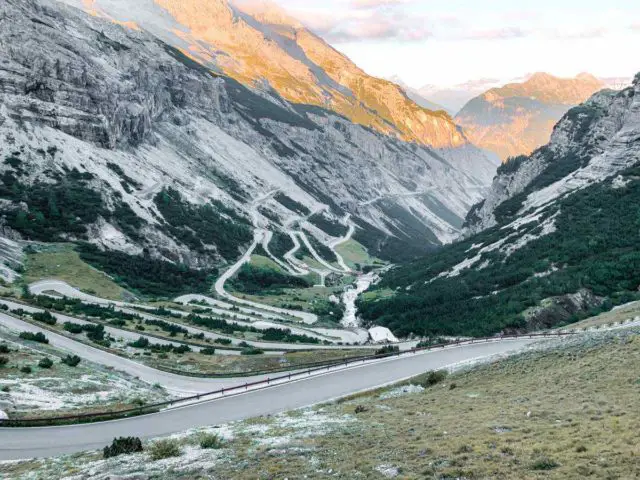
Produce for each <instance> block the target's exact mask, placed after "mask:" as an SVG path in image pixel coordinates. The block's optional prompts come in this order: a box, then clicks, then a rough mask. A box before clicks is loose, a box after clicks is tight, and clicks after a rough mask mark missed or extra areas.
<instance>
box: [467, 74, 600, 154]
mask: <svg viewBox="0 0 640 480" xmlns="http://www.w3.org/2000/svg"><path fill="white" fill-rule="evenodd" d="M603 86H604V84H603V83H602V82H601V81H600V80H598V79H597V78H595V77H593V76H591V75H589V74H580V75H578V76H577V77H576V78H567V79H565V78H558V77H554V76H552V75H549V74H546V73H536V74H534V75H532V76H531V77H530V78H529V79H527V80H526V81H525V82H523V83H510V84H508V85H505V86H504V87H501V88H492V89H491V90H489V91H487V92H485V93H483V94H482V95H480V96H478V97H476V98H474V99H472V100H470V101H469V102H468V103H467V104H466V105H465V106H464V107H463V108H462V110H460V112H458V114H457V115H456V117H455V119H456V122H458V124H459V125H461V126H462V127H463V128H464V131H465V133H466V134H467V135H468V136H469V138H470V139H471V141H472V142H473V143H474V144H476V145H479V146H481V147H482V148H486V149H487V150H490V151H492V152H495V153H497V154H498V155H499V156H500V158H501V159H502V160H503V161H505V160H507V158H509V157H515V156H518V155H529V154H530V153H531V152H533V151H534V150H535V149H536V148H538V147H540V146H542V145H545V144H546V143H547V142H548V141H549V137H550V135H551V132H552V130H553V126H554V125H555V124H556V123H557V122H558V120H560V118H561V117H562V116H563V115H564V114H565V113H566V112H567V111H568V110H569V109H570V108H571V107H573V106H575V105H578V104H580V103H582V102H583V101H585V100H586V99H587V98H589V97H590V96H591V95H592V94H594V93H595V92H596V91H598V90H600V89H602V88H603Z"/></svg>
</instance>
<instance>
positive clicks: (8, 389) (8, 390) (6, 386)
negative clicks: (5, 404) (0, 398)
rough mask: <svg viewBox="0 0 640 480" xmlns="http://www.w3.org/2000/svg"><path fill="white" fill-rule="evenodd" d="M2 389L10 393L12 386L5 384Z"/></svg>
mask: <svg viewBox="0 0 640 480" xmlns="http://www.w3.org/2000/svg"><path fill="white" fill-rule="evenodd" d="M0 390H2V391H3V392H4V393H9V392H10V391H11V387H10V386H9V385H5V386H3V387H2V388H0Z"/></svg>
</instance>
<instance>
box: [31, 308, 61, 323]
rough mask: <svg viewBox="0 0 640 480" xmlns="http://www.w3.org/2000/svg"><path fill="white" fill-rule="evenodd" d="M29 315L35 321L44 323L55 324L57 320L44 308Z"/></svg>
mask: <svg viewBox="0 0 640 480" xmlns="http://www.w3.org/2000/svg"><path fill="white" fill-rule="evenodd" d="M31 317H32V318H33V319H34V320H35V321H36V322H42V323H45V324H47V325H55V324H56V322H57V320H56V317H54V316H53V315H51V312H49V311H48V310H45V311H44V312H36V313H32V314H31Z"/></svg>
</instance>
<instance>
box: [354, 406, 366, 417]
mask: <svg viewBox="0 0 640 480" xmlns="http://www.w3.org/2000/svg"><path fill="white" fill-rule="evenodd" d="M367 410H368V408H367V407H365V406H364V405H358V406H357V407H356V410H355V413H356V415H357V414H358V413H364V412H366V411H367Z"/></svg>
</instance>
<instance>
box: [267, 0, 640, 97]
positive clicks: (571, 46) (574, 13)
mask: <svg viewBox="0 0 640 480" xmlns="http://www.w3.org/2000/svg"><path fill="white" fill-rule="evenodd" d="M275 1H276V2H277V3H279V4H280V5H282V6H283V7H285V8H287V9H288V10H290V11H291V13H292V15H293V16H294V17H295V18H298V19H300V20H301V22H302V23H303V24H304V25H305V26H307V27H309V28H310V29H311V30H312V31H314V32H315V33H316V34H318V35H319V36H320V37H322V38H324V39H325V40H326V41H328V42H329V43H331V44H333V45H334V46H335V47H336V48H338V49H339V50H340V51H342V52H344V53H345V54H347V55H348V56H349V57H350V58H352V59H353V60H354V61H355V62H356V63H358V65H359V66H361V67H362V68H364V69H365V70H366V71H368V72H370V73H372V74H374V75H376V76H380V77H389V76H393V75H400V76H401V77H402V78H403V79H404V80H405V81H407V83H409V84H410V85H411V86H414V87H419V86H421V85H424V84H425V83H432V84H448V85H452V84H457V83H463V82H464V81H466V80H468V79H470V78H481V77H487V78H489V77H491V78H494V77H499V78H501V79H506V80H510V79H513V78H517V77H519V76H522V74H523V72H527V71H548V72H549V73H552V74H555V75H558V76H574V75H575V74H576V73H578V72H582V71H590V72H591V73H594V74H596V75H600V76H610V77H613V76H620V77H625V76H630V75H631V74H633V73H635V72H633V70H634V69H635V68H637V64H636V65H634V62H632V61H630V60H629V58H633V56H632V53H631V52H633V46H634V41H635V38H637V37H640V2H637V0H636V1H632V0H607V2H606V3H605V4H603V3H602V2H601V1H598V0H561V1H558V0H535V2H534V1H533V0H526V1H522V2H513V1H512V0H511V1H510V0H493V1H491V2H478V1H477V0H447V1H446V2H442V1H440V2H436V1H433V0H430V1H427V0H275ZM612 51H616V52H619V54H617V55H611V52H612ZM417 59H421V61H417ZM434 66H436V67H435V68H434Z"/></svg>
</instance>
